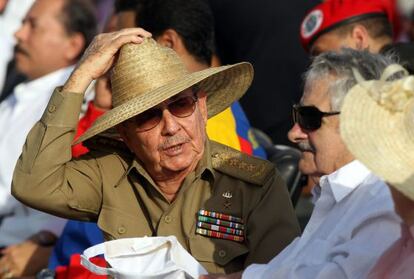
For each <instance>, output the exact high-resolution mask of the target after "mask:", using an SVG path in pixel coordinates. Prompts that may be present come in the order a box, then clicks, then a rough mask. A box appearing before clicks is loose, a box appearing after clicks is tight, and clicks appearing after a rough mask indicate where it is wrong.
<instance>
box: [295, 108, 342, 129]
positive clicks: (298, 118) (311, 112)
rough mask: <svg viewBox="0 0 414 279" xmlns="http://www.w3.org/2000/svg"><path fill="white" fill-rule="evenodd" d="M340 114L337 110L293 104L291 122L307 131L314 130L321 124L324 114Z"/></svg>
mask: <svg viewBox="0 0 414 279" xmlns="http://www.w3.org/2000/svg"><path fill="white" fill-rule="evenodd" d="M337 114H340V112H339V111H332V112H323V111H320V110H319V109H318V108H317V107H315V106H301V105H298V104H296V105H293V122H294V123H298V124H299V126H300V127H301V128H302V129H304V130H308V131H315V130H317V129H319V128H320V127H321V125H322V118H324V117H325V116H331V115H337Z"/></svg>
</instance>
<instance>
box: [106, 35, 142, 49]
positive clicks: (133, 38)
mask: <svg viewBox="0 0 414 279" xmlns="http://www.w3.org/2000/svg"><path fill="white" fill-rule="evenodd" d="M143 41H144V38H142V37H140V36H137V35H136V34H132V35H131V34H128V35H121V36H119V37H117V38H116V39H115V40H113V41H112V43H111V47H112V48H113V49H114V50H118V49H120V48H121V47H122V46H123V45H125V44H128V43H136V44H140V43H142V42H143Z"/></svg>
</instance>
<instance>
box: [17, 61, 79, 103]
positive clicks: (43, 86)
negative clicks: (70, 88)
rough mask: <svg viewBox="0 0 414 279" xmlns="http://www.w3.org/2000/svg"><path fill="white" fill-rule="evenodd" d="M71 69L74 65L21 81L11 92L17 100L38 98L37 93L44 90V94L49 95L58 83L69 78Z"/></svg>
mask: <svg viewBox="0 0 414 279" xmlns="http://www.w3.org/2000/svg"><path fill="white" fill-rule="evenodd" d="M73 69H74V66H69V67H66V68H62V69H59V70H57V71H54V72H52V73H49V74H47V75H45V76H42V77H40V78H37V79H34V80H31V81H27V82H22V83H20V84H18V85H17V86H16V87H15V89H14V94H13V95H14V98H16V100H17V101H23V100H31V99H38V98H39V97H40V96H39V94H38V93H42V92H45V93H44V94H49V95H51V94H52V92H53V89H54V88H55V87H56V85H57V84H58V85H60V84H62V83H63V82H65V81H66V80H67V79H68V78H69V76H70V73H71V72H72V71H73ZM48 87H50V88H48ZM33 93H35V94H33Z"/></svg>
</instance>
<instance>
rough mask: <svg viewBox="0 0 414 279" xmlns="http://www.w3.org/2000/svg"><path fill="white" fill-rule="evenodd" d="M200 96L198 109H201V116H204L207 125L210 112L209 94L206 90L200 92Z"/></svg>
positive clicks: (198, 94)
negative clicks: (208, 108) (208, 107)
mask: <svg viewBox="0 0 414 279" xmlns="http://www.w3.org/2000/svg"><path fill="white" fill-rule="evenodd" d="M197 96H198V107H199V109H200V112H201V115H202V116H203V119H204V121H205V122H206V123H207V119H208V111H207V93H206V92H205V91H204V90H199V91H198V93H197Z"/></svg>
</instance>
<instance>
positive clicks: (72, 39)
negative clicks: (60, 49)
mask: <svg viewBox="0 0 414 279" xmlns="http://www.w3.org/2000/svg"><path fill="white" fill-rule="evenodd" d="M85 43H86V42H85V38H84V37H83V36H82V34H81V33H79V32H76V33H74V34H71V35H69V38H68V41H67V44H66V51H65V55H66V58H67V59H68V60H69V61H76V59H77V58H78V56H79V54H82V51H83V49H84V47H85Z"/></svg>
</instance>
